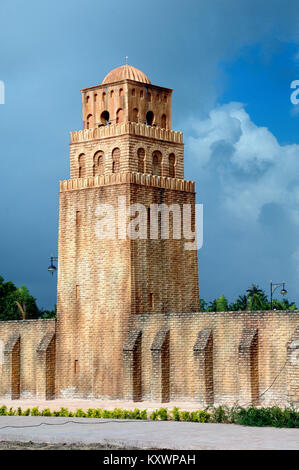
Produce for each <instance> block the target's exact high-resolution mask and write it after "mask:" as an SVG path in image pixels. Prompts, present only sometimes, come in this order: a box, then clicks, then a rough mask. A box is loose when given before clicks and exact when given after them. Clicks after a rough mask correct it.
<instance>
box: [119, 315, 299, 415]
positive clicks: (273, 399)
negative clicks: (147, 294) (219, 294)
mask: <svg viewBox="0 0 299 470" xmlns="http://www.w3.org/2000/svg"><path fill="white" fill-rule="evenodd" d="M298 324H299V311H296V312H280V311H272V312H267V311H266V312H216V313H215V312H213V313H206V312H202V313H190V314H165V315H134V316H132V317H131V321H130V329H131V331H132V330H134V331H137V332H139V336H138V338H139V339H138V341H139V349H138V350H139V351H140V357H138V354H137V355H136V354H135V357H136V364H135V365H134V363H133V362H132V361H133V356H132V357H131V358H129V359H128V352H127V351H126V353H124V368H125V371H127V373H126V377H128V376H129V375H130V374H129V371H131V374H134V377H135V388H139V389H140V390H141V392H140V393H141V396H142V398H143V399H145V400H163V401H165V402H167V401H168V400H179V401H187V400H188V401H190V400H194V401H198V403H199V405H201V406H205V405H208V404H212V403H215V404H228V405H234V404H237V403H238V404H240V405H250V404H255V405H269V404H279V405H286V404H287V403H292V402H293V403H297V404H298V403H299V336H298ZM137 367H140V368H141V370H140V371H136V370H135V369H136V368H137ZM137 377H139V379H140V384H136V378H137ZM130 387H132V380H131V381H130V380H127V382H126V383H125V390H124V395H125V396H132V393H131V391H130ZM163 390H164V392H163ZM165 390H166V392H165ZM167 390H168V392H167Z"/></svg>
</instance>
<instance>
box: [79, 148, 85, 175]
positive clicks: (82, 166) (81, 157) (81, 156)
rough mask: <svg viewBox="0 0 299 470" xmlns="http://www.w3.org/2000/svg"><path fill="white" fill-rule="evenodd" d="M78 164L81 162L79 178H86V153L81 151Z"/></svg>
mask: <svg viewBox="0 0 299 470" xmlns="http://www.w3.org/2000/svg"><path fill="white" fill-rule="evenodd" d="M78 164H79V172H78V174H79V178H84V177H85V176H86V168H85V166H86V162H85V154H84V153H81V154H80V155H79V158H78Z"/></svg>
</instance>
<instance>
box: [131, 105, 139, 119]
mask: <svg viewBox="0 0 299 470" xmlns="http://www.w3.org/2000/svg"><path fill="white" fill-rule="evenodd" d="M132 122H138V109H137V108H134V109H133V113H132Z"/></svg>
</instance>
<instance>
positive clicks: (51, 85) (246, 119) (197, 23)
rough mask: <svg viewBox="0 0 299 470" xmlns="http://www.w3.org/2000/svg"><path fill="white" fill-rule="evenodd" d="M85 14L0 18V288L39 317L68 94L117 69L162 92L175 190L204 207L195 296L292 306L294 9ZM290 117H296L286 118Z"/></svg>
mask: <svg viewBox="0 0 299 470" xmlns="http://www.w3.org/2000/svg"><path fill="white" fill-rule="evenodd" d="M262 3H263V4H262V5H261V2H259V1H255V0H241V1H240V0H239V1H232V0H227V1H226V2H223V1H220V0H218V1H216V0H214V1H213V0H212V1H211V0H210V1H202V0H196V1H192V0H186V1H185V2H183V3H182V2H178V1H176V0H172V1H170V0H163V2H160V1H157V0H153V1H151V2H150V3H148V2H140V1H136V0H128V1H127V2H121V1H119V0H115V1H114V2H113V3H111V2H103V1H99V0H98V1H96V0H86V1H85V2H79V1H77V0H64V1H63V2H61V1H57V0H51V2H50V1H47V0H45V1H43V2H40V1H35V0H29V1H26V2H25V1H20V0H2V1H1V4H0V19H1V28H0V80H3V81H4V82H5V86H6V102H5V105H1V106H0V155H1V160H0V161H1V171H2V182H1V187H0V193H1V205H0V217H1V232H0V237H1V244H0V247H1V248H0V249H1V255H0V256H1V268H0V274H1V275H2V276H3V277H5V278H6V279H11V280H13V281H14V282H15V283H16V284H17V285H20V284H25V285H26V286H27V287H29V289H30V291H31V293H32V294H33V295H34V296H35V297H36V298H37V299H38V304H39V306H41V307H52V306H53V305H54V304H55V301H56V279H55V277H53V278H51V277H50V276H49V274H48V273H47V270H46V269H47V265H48V262H49V255H50V253H51V252H54V253H56V251H57V231H58V180H61V179H66V178H68V174H69V155H68V150H69V149H68V145H69V132H70V131H72V130H78V129H80V128H82V121H81V101H80V100H81V98H80V89H81V88H84V87H88V86H91V85H95V84H97V83H100V82H101V81H102V80H103V78H104V76H105V75H106V74H107V73H108V72H109V71H110V70H111V69H113V68H115V67H117V66H119V65H122V64H123V63H124V61H125V59H124V58H125V56H126V55H128V56H129V63H130V64H132V65H135V66H136V67H138V68H140V69H141V70H143V71H144V72H145V73H146V74H147V75H148V76H149V78H150V80H151V81H152V83H154V84H157V85H161V86H166V87H170V88H173V89H174V95H173V127H174V129H176V130H183V132H184V135H185V146H186V147H185V176H186V178H187V179H188V178H189V179H194V180H195V181H196V184H197V200H198V202H202V203H203V204H204V246H203V248H202V249H201V250H200V251H199V257H200V290H201V295H202V297H204V298H205V299H206V300H211V299H212V298H214V297H218V296H219V295H221V294H222V293H224V294H225V295H227V297H228V298H229V300H233V299H234V298H235V297H236V296H237V295H239V294H240V293H242V292H243V291H244V290H245V289H246V288H247V287H248V286H249V285H250V284H251V283H252V282H256V283H258V284H259V285H260V286H261V287H263V288H264V289H266V290H267V292H268V288H269V281H270V279H273V280H274V281H284V280H285V281H286V282H287V288H288V291H289V298H290V300H296V301H297V303H299V290H298V281H299V269H298V266H299V240H298V227H299V211H298V208H299V181H298V174H299V171H298V170H299V137H298V132H297V129H298V124H299V113H298V112H297V110H296V109H295V108H296V106H294V105H292V104H291V102H290V94H291V90H290V83H291V81H292V80H295V79H299V28H298V22H299V21H298V15H297V13H298V8H297V7H298V2H296V1H283V0H279V1H278V0H272V1H271V2H262ZM298 108H299V105H298Z"/></svg>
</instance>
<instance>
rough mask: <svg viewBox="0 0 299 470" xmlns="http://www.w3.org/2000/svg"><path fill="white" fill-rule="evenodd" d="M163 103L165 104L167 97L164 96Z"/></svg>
mask: <svg viewBox="0 0 299 470" xmlns="http://www.w3.org/2000/svg"><path fill="white" fill-rule="evenodd" d="M163 101H164V103H167V95H164V97H163Z"/></svg>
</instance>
